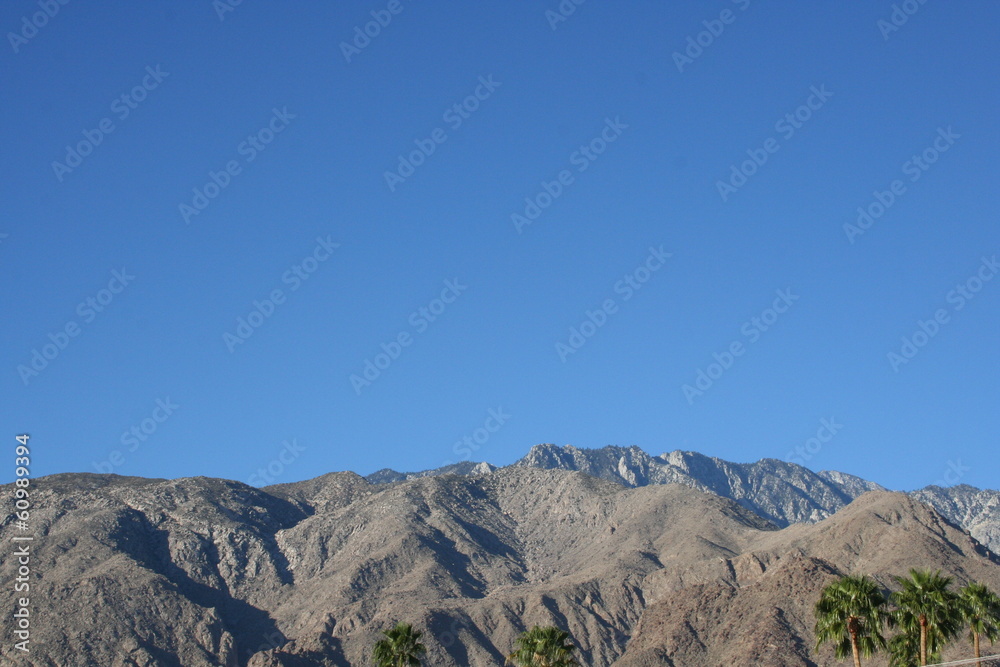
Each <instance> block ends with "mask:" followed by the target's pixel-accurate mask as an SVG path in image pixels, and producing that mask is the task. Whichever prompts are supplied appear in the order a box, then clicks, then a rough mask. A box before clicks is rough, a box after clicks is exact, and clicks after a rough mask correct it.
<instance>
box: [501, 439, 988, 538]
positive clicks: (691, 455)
mask: <svg viewBox="0 0 1000 667" xmlns="http://www.w3.org/2000/svg"><path fill="white" fill-rule="evenodd" d="M514 465H517V466H525V467H531V468H545V469H554V468H558V469H562V470H580V471H583V472H586V473H588V474H590V475H594V476H595V477H601V478H602V479H609V480H614V481H617V482H620V483H622V484H624V485H626V486H644V485H647V484H669V483H675V484H684V485H686V486H690V487H691V488H694V489H699V490H701V491H708V492H710V493H715V494H717V495H720V496H722V497H724V498H730V499H732V500H735V501H736V502H738V503H740V504H741V505H743V506H745V507H748V508H750V509H751V510H753V511H754V512H756V513H757V514H760V515H761V516H763V517H766V518H768V519H770V520H771V521H773V522H774V523H776V524H777V525H779V526H782V527H784V526H788V525H790V524H793V523H814V522H816V521H819V520H820V519H823V518H825V517H827V516H830V515H831V514H833V513H834V512H836V511H838V510H840V509H841V508H842V507H844V506H845V505H847V504H848V503H850V502H851V501H852V500H854V499H855V498H857V497H858V496H860V495H861V494H863V493H867V492H869V491H880V490H885V489H883V487H881V486H879V485H878V484H876V483H874V482H869V481H867V480H864V479H861V478H860V477H855V476H854V475H848V474H846V473H841V472H834V471H822V472H818V473H815V472H813V471H811V470H809V469H808V468H804V467H802V466H800V465H797V464H795V463H786V462H784V461H778V460H776V459H763V460H761V461H758V462H756V463H730V462H729V461H723V460H722V459H718V458H715V457H708V456H704V455H703V454H698V453H696V452H682V451H674V452H670V453H668V454H661V455H660V456H651V455H650V454H647V453H646V452H644V451H643V450H642V449H640V448H638V447H628V448H625V447H604V448H602V449H578V448H576V447H572V446H569V445H567V446H565V447H556V446H555V445H536V446H535V447H532V448H531V451H530V452H528V454H527V455H526V456H525V457H524V458H522V459H521V460H520V461H518V462H517V463H515V464H514ZM912 495H913V496H914V497H915V498H917V499H918V500H921V501H923V502H926V503H929V504H930V505H932V506H933V507H934V508H935V509H937V510H938V511H939V512H940V513H941V514H943V515H944V516H945V517H947V518H948V519H949V520H951V521H952V522H954V523H956V524H958V525H960V526H962V527H963V528H965V529H966V530H968V531H969V532H971V533H972V535H973V536H974V537H975V538H976V539H978V540H979V541H981V542H983V543H984V544H986V545H988V546H989V547H990V548H991V549H992V550H993V551H996V552H1000V491H993V490H980V489H976V488H974V487H971V486H967V485H962V486H955V487H950V488H941V487H937V486H930V487H927V488H926V489H921V490H919V491H914V492H912Z"/></svg>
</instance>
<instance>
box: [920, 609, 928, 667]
mask: <svg viewBox="0 0 1000 667" xmlns="http://www.w3.org/2000/svg"><path fill="white" fill-rule="evenodd" d="M920 664H921V665H926V664H927V617H926V616H924V615H922V614H921V616H920Z"/></svg>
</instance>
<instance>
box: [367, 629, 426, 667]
mask: <svg viewBox="0 0 1000 667" xmlns="http://www.w3.org/2000/svg"><path fill="white" fill-rule="evenodd" d="M382 634H383V635H385V639H380V640H379V641H377V642H375V648H374V650H373V651H372V657H373V658H375V664H376V665H378V667H415V666H417V665H420V657H421V656H422V655H423V654H425V653H427V647H426V646H424V645H423V644H421V643H420V635H421V634H423V633H422V632H420V631H419V630H414V629H413V626H412V625H410V624H409V623H397V624H396V627H394V628H393V629H392V630H383V631H382Z"/></svg>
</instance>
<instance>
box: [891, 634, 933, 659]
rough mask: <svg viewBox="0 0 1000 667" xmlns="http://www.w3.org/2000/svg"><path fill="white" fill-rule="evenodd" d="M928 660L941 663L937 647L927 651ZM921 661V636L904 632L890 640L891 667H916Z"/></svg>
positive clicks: (930, 647) (931, 647)
mask: <svg viewBox="0 0 1000 667" xmlns="http://www.w3.org/2000/svg"><path fill="white" fill-rule="evenodd" d="M927 659H928V660H933V661H934V662H935V663H937V662H940V661H941V653H940V652H939V651H938V650H937V647H936V645H931V646H929V647H928V649H927ZM919 661H920V635H919V634H917V633H913V632H909V633H907V632H904V633H903V634H899V635H896V636H895V637H893V638H892V639H890V640H889V667H916V666H917V663H919Z"/></svg>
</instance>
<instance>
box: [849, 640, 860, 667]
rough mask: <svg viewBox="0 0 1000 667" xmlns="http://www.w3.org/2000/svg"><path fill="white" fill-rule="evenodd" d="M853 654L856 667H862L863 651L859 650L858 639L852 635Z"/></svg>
mask: <svg viewBox="0 0 1000 667" xmlns="http://www.w3.org/2000/svg"><path fill="white" fill-rule="evenodd" d="M851 652H852V653H853V654H854V667H861V651H859V650H858V637H857V635H856V634H855V633H853V632H852V633H851Z"/></svg>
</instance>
